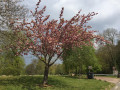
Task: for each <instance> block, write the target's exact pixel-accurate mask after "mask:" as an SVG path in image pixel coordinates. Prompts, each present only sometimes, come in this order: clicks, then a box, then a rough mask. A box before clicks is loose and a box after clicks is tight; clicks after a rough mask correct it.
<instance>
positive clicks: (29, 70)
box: [25, 60, 45, 75]
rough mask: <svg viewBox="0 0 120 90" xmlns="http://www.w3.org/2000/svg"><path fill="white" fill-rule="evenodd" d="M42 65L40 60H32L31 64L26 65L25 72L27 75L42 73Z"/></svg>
mask: <svg viewBox="0 0 120 90" xmlns="http://www.w3.org/2000/svg"><path fill="white" fill-rule="evenodd" d="M44 67H45V65H44V63H43V62H42V61H41V60H33V61H32V63H31V64H29V65H27V66H26V68H25V72H26V74H27V75H41V74H43V73H44Z"/></svg>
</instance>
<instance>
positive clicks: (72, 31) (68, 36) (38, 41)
mask: <svg viewBox="0 0 120 90" xmlns="http://www.w3.org/2000/svg"><path fill="white" fill-rule="evenodd" d="M40 2H41V0H39V2H38V3H37V4H36V8H35V12H32V11H31V13H32V16H33V19H31V21H30V22H28V21H26V20H24V21H22V22H19V24H16V26H15V28H14V33H15V34H17V35H19V38H18V39H17V40H16V41H15V42H17V44H16V45H11V47H13V46H14V47H16V50H17V53H16V55H20V54H25V55H26V54H27V53H28V52H32V54H33V55H35V56H36V57H38V58H39V59H40V60H41V61H42V62H43V63H44V64H45V71H44V79H43V85H46V84H47V83H48V72H49V67H50V66H52V65H53V64H54V63H55V62H56V61H57V60H58V59H59V58H60V56H61V55H62V54H63V52H64V50H65V49H69V47H81V46H83V45H85V46H87V45H88V46H89V45H93V43H94V42H93V41H92V40H93V39H95V40H96V41H99V40H102V41H104V39H103V38H102V37H100V36H97V35H94V32H95V31H92V30H90V28H91V26H88V25H87V24H86V23H87V22H88V21H90V20H91V18H92V17H93V16H94V15H96V14H97V13H94V12H92V13H89V14H87V15H84V14H83V15H80V12H81V11H79V12H78V13H77V14H76V15H75V16H74V17H72V18H71V19H70V20H65V19H64V18H63V11H64V8H62V10H61V12H60V17H59V20H55V19H52V20H50V19H49V17H50V15H44V12H45V10H46V6H44V7H43V8H42V9H41V10H38V8H39V4H40ZM18 32H20V33H18ZM20 35H21V36H20ZM53 57H54V58H53ZM43 58H44V59H43Z"/></svg>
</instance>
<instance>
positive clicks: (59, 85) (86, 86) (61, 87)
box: [0, 76, 110, 90]
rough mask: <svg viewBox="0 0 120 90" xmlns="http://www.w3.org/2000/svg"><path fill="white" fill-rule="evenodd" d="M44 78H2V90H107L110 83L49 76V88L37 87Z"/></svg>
mask: <svg viewBox="0 0 120 90" xmlns="http://www.w3.org/2000/svg"><path fill="white" fill-rule="evenodd" d="M42 77H43V76H11V77H8V76H0V90H105V88H106V87H108V86H109V85H110V83H108V82H104V81H99V80H95V79H78V78H73V77H68V76H49V85H50V86H49V87H39V86H37V85H38V84H40V83H41V82H42Z"/></svg>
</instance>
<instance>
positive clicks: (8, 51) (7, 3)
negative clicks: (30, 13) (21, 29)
mask: <svg viewBox="0 0 120 90" xmlns="http://www.w3.org/2000/svg"><path fill="white" fill-rule="evenodd" d="M21 1H22V0H0V49H2V52H1V55H0V56H1V58H2V59H1V60H0V62H1V69H2V71H1V74H7V75H19V74H23V71H24V65H25V63H24V60H23V58H22V57H21V56H15V54H16V48H15V47H11V48H9V46H10V45H13V44H16V43H15V42H14V40H15V39H16V38H19V36H20V35H19V36H15V35H14V34H13V31H12V27H13V26H14V24H15V22H16V21H18V20H22V19H24V18H25V16H26V15H27V9H26V8H25V7H24V6H23V5H22V4H20V2H21ZM19 34H20V33H19ZM8 71H9V72H8Z"/></svg>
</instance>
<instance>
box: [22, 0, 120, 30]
mask: <svg viewBox="0 0 120 90" xmlns="http://www.w3.org/2000/svg"><path fill="white" fill-rule="evenodd" d="M37 2H38V0H24V4H25V6H26V7H27V8H29V9H30V10H32V11H34V8H35V5H36V3H37ZM44 5H46V6H47V10H46V14H50V15H51V18H52V19H58V18H59V14H60V10H61V8H62V7H64V17H65V19H70V18H71V17H72V16H74V15H75V14H76V13H77V12H78V11H79V10H80V9H82V14H88V13H89V12H96V13H98V15H96V16H94V17H93V19H92V20H91V21H90V22H89V25H92V27H93V30H97V31H103V30H105V29H107V28H115V29H117V30H119V31H120V0H42V2H41V4H40V8H42V7H43V6H44Z"/></svg>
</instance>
